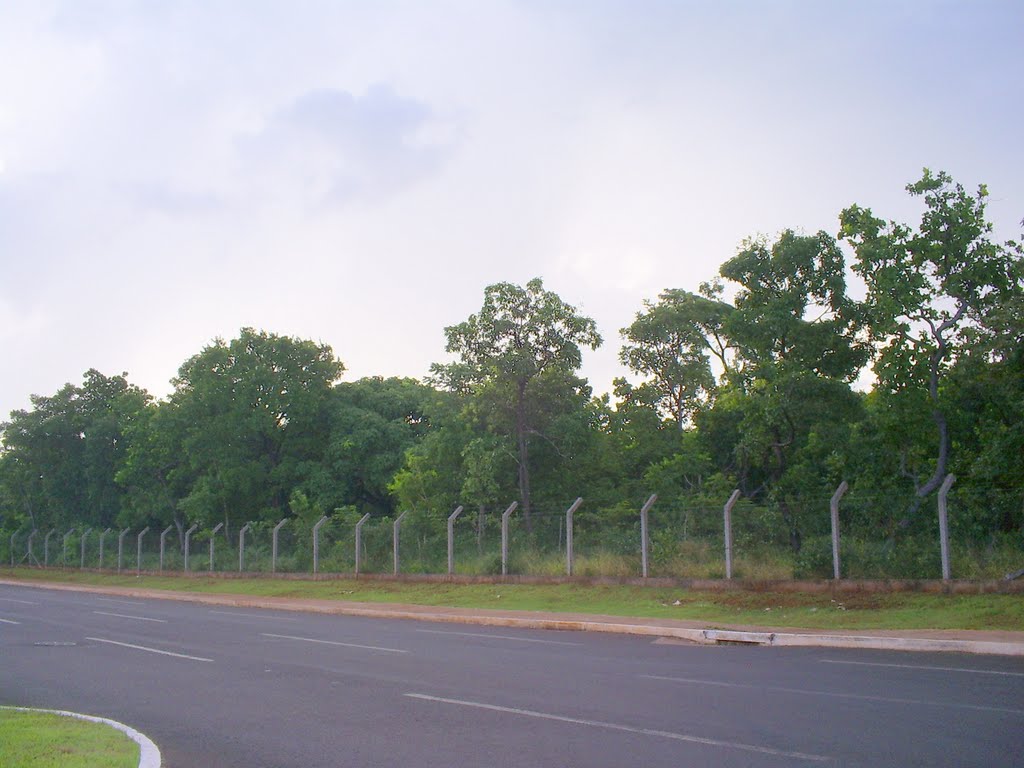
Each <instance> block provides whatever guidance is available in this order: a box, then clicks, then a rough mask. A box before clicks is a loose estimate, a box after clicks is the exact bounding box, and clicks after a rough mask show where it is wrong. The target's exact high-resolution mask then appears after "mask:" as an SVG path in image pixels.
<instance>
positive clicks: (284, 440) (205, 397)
mask: <svg viewBox="0 0 1024 768" xmlns="http://www.w3.org/2000/svg"><path fill="white" fill-rule="evenodd" d="M343 370H344V366H343V365H342V363H341V362H340V361H339V360H337V359H336V358H335V357H334V353H333V352H332V350H331V348H330V347H329V346H327V345H323V344H316V343H314V342H312V341H306V340H301V339H295V338H291V337H288V336H278V335H275V334H269V333H265V332H257V331H255V330H253V329H252V328H243V329H242V330H241V332H240V334H239V337H238V338H237V339H234V340H232V341H231V342H230V343H225V342H224V341H223V340H221V339H218V340H216V341H215V342H214V343H213V344H211V345H210V346H208V347H206V348H205V349H204V350H202V351H201V352H200V353H199V354H197V355H195V356H194V357H192V358H191V359H189V360H188V361H186V362H185V364H184V365H182V366H181V369H180V370H179V373H178V377H177V379H175V382H174V383H175V390H174V392H173V393H172V394H171V397H170V400H169V402H170V403H171V404H172V405H173V407H174V408H176V409H177V414H178V417H179V418H180V420H181V421H180V423H181V424H182V425H183V429H184V434H183V436H182V439H181V446H182V451H183V453H184V455H185V456H186V457H187V461H188V463H189V467H190V470H191V472H192V473H193V474H194V480H193V482H192V485H191V487H190V489H189V492H188V495H187V496H186V497H185V498H183V499H182V500H181V501H180V502H179V505H180V507H181V508H182V509H183V510H184V512H185V514H186V516H187V517H188V518H189V519H191V520H196V521H200V522H203V523H206V524H209V523H212V522H213V521H214V520H217V519H220V520H223V521H224V523H225V531H227V530H228V529H229V528H231V527H232V523H233V522H234V521H237V520H240V519H253V517H258V518H264V517H274V518H279V517H281V516H284V515H285V514H286V513H287V511H288V501H289V499H290V497H291V495H292V492H293V491H294V490H295V489H296V488H299V487H300V486H301V485H302V483H303V481H304V480H305V479H306V478H308V477H309V475H310V474H311V473H312V472H313V471H314V469H315V468H316V467H317V466H318V465H319V464H320V462H321V461H322V458H323V450H324V446H325V445H326V444H327V439H328V425H329V420H328V416H327V409H328V407H329V403H330V398H331V388H332V385H333V384H334V383H335V381H336V380H337V379H338V377H339V376H340V375H341V372H342V371H343ZM243 516H244V517H243ZM225 535H227V533H226V532H225Z"/></svg>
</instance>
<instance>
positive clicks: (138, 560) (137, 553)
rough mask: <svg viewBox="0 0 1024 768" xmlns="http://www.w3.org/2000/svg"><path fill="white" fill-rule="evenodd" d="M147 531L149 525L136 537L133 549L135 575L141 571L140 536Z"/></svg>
mask: <svg viewBox="0 0 1024 768" xmlns="http://www.w3.org/2000/svg"><path fill="white" fill-rule="evenodd" d="M147 533H149V526H148V525H147V526H146V527H145V528H143V529H142V530H141V531H139V535H138V537H137V538H136V551H135V575H136V576H138V575H140V574H141V573H142V537H143V536H145V535H146V534H147Z"/></svg>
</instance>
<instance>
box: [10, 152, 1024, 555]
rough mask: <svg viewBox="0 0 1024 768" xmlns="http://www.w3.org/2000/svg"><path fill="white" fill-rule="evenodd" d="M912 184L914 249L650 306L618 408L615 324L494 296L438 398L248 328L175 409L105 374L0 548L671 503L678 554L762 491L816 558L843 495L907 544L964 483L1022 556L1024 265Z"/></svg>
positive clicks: (46, 442)
mask: <svg viewBox="0 0 1024 768" xmlns="http://www.w3.org/2000/svg"><path fill="white" fill-rule="evenodd" d="M907 189H908V192H909V193H910V194H911V195H913V196H915V197H916V198H919V199H920V201H921V202H922V204H923V205H922V207H923V214H922V217H921V220H920V222H919V223H918V224H917V225H916V226H909V225H906V224H902V223H897V222H891V221H887V220H884V219H882V218H879V217H877V216H876V215H875V214H874V213H872V211H871V210H869V209H866V208H862V207H859V206H856V205H855V206H851V207H850V208H848V209H846V210H844V211H843V212H842V213H841V214H840V217H839V221H840V230H839V232H838V233H837V235H832V234H830V233H826V232H818V233H816V234H813V235H804V234H798V233H796V232H793V231H786V232H783V233H782V235H781V236H779V238H778V239H777V240H776V241H774V242H769V241H767V240H764V239H758V240H751V241H748V242H746V243H744V244H743V246H742V248H741V250H740V251H739V253H738V254H737V255H736V256H734V257H733V258H731V259H729V260H728V261H726V262H725V263H724V264H722V266H721V269H720V271H719V275H718V276H717V277H715V278H714V279H712V280H710V281H709V282H707V283H705V284H703V285H702V286H701V287H700V289H699V291H697V292H696V293H694V292H689V291H684V290H680V289H669V290H666V291H664V292H663V293H662V294H660V295H659V296H658V297H657V298H656V299H654V300H651V301H647V302H645V303H644V305H643V307H642V309H641V310H640V311H639V312H638V313H637V314H636V318H635V320H634V322H633V323H632V324H631V325H630V326H629V327H627V328H624V329H622V330H621V337H622V346H621V350H620V359H621V361H622V363H623V364H624V365H625V366H626V367H627V368H628V369H629V370H630V371H631V372H632V374H633V381H634V382H638V383H630V382H629V381H627V380H625V379H618V380H616V382H615V389H614V394H613V396H607V395H605V396H602V397H594V396H593V394H592V391H591V388H590V386H589V384H588V382H587V381H586V380H584V379H582V378H580V377H579V376H578V375H577V374H578V371H579V368H580V365H581V358H582V353H583V350H585V349H595V348H596V347H597V346H598V345H600V344H601V343H602V342H603V340H602V337H601V336H600V334H599V333H598V329H597V327H596V324H595V323H594V321H593V320H592V319H590V318H588V317H585V316H583V315H582V314H580V313H579V312H578V311H577V310H576V309H575V308H574V307H573V306H571V305H570V304H568V303H566V302H565V301H563V300H562V298H561V297H559V296H558V295H556V294H555V293H553V292H551V291H549V290H546V289H545V287H544V285H543V283H542V282H541V280H539V279H536V280H533V281H530V282H529V283H528V284H527V285H525V286H518V285H513V284H509V283H500V284H497V285H492V286H490V287H488V288H487V289H486V290H485V294H484V302H483V305H482V307H481V309H480V311H479V312H477V313H475V314H473V315H471V316H470V317H469V318H468V319H467V320H466V321H465V322H463V323H461V324H459V325H456V326H452V327H449V328H446V329H445V336H446V342H447V344H446V351H447V352H448V353H449V354H450V356H451V359H452V360H453V362H450V363H445V364H436V365H434V366H433V367H432V369H431V373H430V375H429V377H427V379H426V380H425V381H422V382H421V381H417V380H414V379H383V378H367V379H361V380H359V381H355V382H340V381H339V379H340V377H341V375H342V373H343V371H344V366H343V364H342V362H341V361H340V360H339V359H338V358H337V357H336V356H335V354H334V352H333V351H332V350H331V348H330V347H328V346H325V345H322V344H316V343H314V342H312V341H308V340H303V339H295V338H290V337H286V336H278V335H275V334H271V333H265V332H261V331H257V330H254V329H250V328H246V329H243V330H242V331H241V332H240V334H239V336H238V338H236V339H233V340H231V341H222V340H217V341H215V342H214V343H213V344H211V345H210V346H208V347H206V348H205V349H203V350H202V351H200V352H199V353H198V354H196V355H195V356H194V357H192V358H191V359H189V360H188V361H186V362H185V363H184V364H183V365H182V366H181V368H180V370H179V372H178V375H177V377H176V378H175V379H174V380H173V385H174V390H173V392H172V393H171V395H170V396H169V397H168V398H167V399H166V400H161V401H156V400H154V399H153V398H152V397H151V396H150V395H149V394H148V393H147V392H145V391H144V390H142V389H139V388H138V387H136V386H134V385H132V384H131V383H130V382H129V381H128V378H127V374H123V375H119V376H105V375H103V374H101V373H99V372H98V371H95V370H91V371H89V372H87V373H86V374H85V377H84V380H83V382H82V383H81V384H68V385H66V386H65V387H63V388H62V389H60V390H59V391H58V392H56V393H55V394H53V395H49V396H33V398H32V408H31V409H30V410H27V411H14V412H12V413H11V414H10V418H9V420H8V421H7V422H5V423H4V424H3V425H2V430H3V444H2V453H0V521H2V527H3V529H4V530H6V531H8V532H13V531H17V530H30V529H39V530H43V529H50V528H62V529H63V528H66V527H71V526H73V525H79V526H86V525H87V526H90V527H92V528H93V529H102V528H106V527H114V528H117V527H131V528H142V527H143V526H146V525H151V526H153V528H154V529H156V528H160V527H165V526H167V525H172V524H173V525H175V526H177V528H178V530H179V532H180V531H183V530H184V529H185V528H187V527H188V526H189V525H191V524H193V523H199V524H200V525H201V526H203V527H205V528H211V527H213V526H214V525H216V524H217V523H219V522H223V523H224V529H223V530H224V532H225V534H226V535H230V533H232V532H237V530H238V528H239V527H240V526H241V525H243V524H244V523H245V522H248V521H254V520H255V521H277V520H280V519H282V518H284V517H288V516H290V515H295V516H299V517H302V518H304V519H305V518H309V519H312V520H315V519H317V518H318V517H319V515H321V514H344V515H348V516H351V515H352V514H354V513H358V514H359V515H362V514H365V513H370V514H371V515H373V516H375V517H383V516H393V515H394V514H395V513H396V511H399V510H403V509H413V510H416V511H417V512H418V513H420V514H421V516H423V517H424V519H427V520H430V519H433V520H436V522H437V524H438V526H440V530H443V525H444V519H445V517H446V516H447V515H448V514H449V513H450V512H451V510H452V509H453V508H454V507H455V506H456V505H459V504H461V505H464V506H465V507H466V508H467V509H471V510H473V511H474V512H476V513H477V516H476V519H477V521H478V522H476V523H475V524H477V525H483V524H484V520H485V518H486V517H487V515H488V514H492V515H493V514H494V513H495V512H496V511H500V510H501V509H503V508H504V507H505V505H507V504H508V503H509V501H511V500H517V501H518V502H519V504H520V510H521V514H522V524H523V525H524V527H525V529H526V530H527V531H533V530H534V528H535V526H543V524H544V520H545V519H546V518H547V517H549V516H550V515H551V513H553V512H555V511H558V512H561V511H562V510H564V509H565V507H567V506H568V504H569V503H571V501H572V500H573V499H574V498H575V497H576V496H580V495H582V496H585V498H586V509H587V510H588V514H587V516H586V518H585V521H584V518H582V517H581V518H579V519H580V520H581V521H583V524H584V525H587V526H590V528H591V530H594V531H600V532H602V533H603V534H605V535H607V537H608V538H609V540H611V539H613V538H614V536H615V535H616V532H622V531H627V530H632V528H633V527H635V525H636V514H635V513H636V510H637V509H638V508H639V505H640V504H641V503H642V502H643V500H644V499H645V498H646V497H647V496H648V495H649V494H651V493H657V494H658V495H659V502H658V503H659V509H665V510H671V514H670V515H669V516H670V517H671V519H672V520H673V521H674V524H675V525H676V528H675V529H673V534H672V535H673V536H674V537H676V538H679V536H680V535H681V536H683V537H685V536H687V535H690V536H699V535H702V534H706V535H710V531H711V528H710V526H711V523H710V522H709V521H708V520H707V519H705V518H704V517H702V516H700V515H694V514H691V513H692V512H693V511H694V510H702V509H721V506H722V504H723V503H724V500H725V499H727V498H728V497H729V495H730V493H731V492H732V489H734V488H739V489H740V490H741V492H742V494H743V498H744V499H745V504H746V509H747V510H748V511H747V515H748V517H749V518H751V519H754V518H756V519H757V520H758V525H757V527H756V531H757V536H758V537H761V538H763V539H765V540H766V541H771V542H777V543H780V544H785V545H786V546H787V548H788V550H789V551H790V552H791V553H793V554H794V556H797V557H800V556H801V555H799V553H804V554H803V555H802V557H803V558H804V561H805V562H812V561H813V557H811V559H810V560H808V559H807V557H808V556H807V552H808V544H809V543H813V546H812V547H811V549H813V552H814V553H817V552H818V551H819V550H820V551H821V552H826V551H827V548H825V547H822V546H819V545H820V544H821V541H822V540H823V539H824V537H825V536H826V534H827V532H828V519H827V514H822V510H823V509H824V510H826V511H827V500H828V498H829V496H830V495H831V493H832V492H833V490H834V489H835V488H836V486H837V485H838V484H839V483H840V482H841V481H843V480H845V481H847V482H848V483H849V484H850V488H851V491H850V493H849V495H848V500H847V501H844V522H843V525H844V531H846V532H847V533H849V534H851V535H852V536H853V537H854V538H858V537H859V538H860V539H863V540H870V541H874V542H877V543H878V545H879V546H880V547H885V546H892V545H893V543H894V542H897V541H900V540H905V541H913V540H914V539H915V537H921V536H925V535H930V532H931V529H932V528H933V527H934V504H933V503H932V500H933V498H934V495H935V492H936V490H937V488H938V487H939V485H940V484H941V483H942V481H943V479H944V478H945V477H946V476H947V475H948V474H950V473H955V475H956V476H957V481H956V486H955V489H956V490H955V493H956V498H957V510H956V515H955V522H954V529H955V535H956V536H958V537H959V540H960V541H968V542H970V543H972V545H975V546H980V547H988V548H989V549H992V548H993V547H997V546H998V547H1002V548H1003V549H1004V550H1005V549H1006V548H1007V547H1009V548H1010V550H1011V552H1017V553H1020V552H1024V252H1022V249H1021V247H1020V245H1018V244H1017V243H1015V242H1006V243H998V242H995V241H994V240H993V239H992V236H991V235H992V225H991V224H990V222H989V221H988V220H987V219H986V212H985V203H986V197H987V192H986V190H985V188H984V187H980V188H979V189H978V190H977V191H975V192H973V193H972V192H968V191H966V190H965V189H964V188H963V187H962V186H960V185H959V184H957V183H955V182H954V181H953V180H952V179H951V178H949V177H948V176H947V175H946V174H943V173H938V174H933V173H931V172H928V171H925V173H924V174H923V176H922V178H921V179H920V180H919V181H917V182H916V183H914V184H911V185H909V186H908V187H907ZM851 276H855V278H856V281H857V283H858V297H854V296H853V295H851V291H850V290H849V287H848V279H849V278H850V277H851ZM861 293H863V296H860V295H859V294H861ZM869 375H870V379H868V378H867V377H868V376H869ZM865 380H869V381H870V384H869V385H868V386H865V385H864V384H863V382H864V381H865ZM857 382H861V384H860V385H858V386H855V383H857ZM702 521H703V522H702ZM936 557H937V555H936ZM822 561H823V562H824V557H823V558H822ZM812 570H813V568H812Z"/></svg>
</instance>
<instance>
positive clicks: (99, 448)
mask: <svg viewBox="0 0 1024 768" xmlns="http://www.w3.org/2000/svg"><path fill="white" fill-rule="evenodd" d="M148 402H149V395H148V393H146V392H145V391H144V390H141V389H139V388H138V387H135V386H133V385H131V384H129V383H128V380H127V374H122V375H120V376H104V375H103V374H102V373H100V372H99V371H97V370H94V369H91V370H89V371H87V372H86V373H85V375H84V380H83V383H82V385H81V386H76V385H74V384H66V385H64V386H63V387H62V388H61V389H60V390H58V391H57V392H56V393H55V394H54V395H52V396H40V395H33V396H32V406H33V408H32V410H30V411H24V410H18V411H14V412H12V413H11V417H10V420H9V421H8V422H6V423H4V424H2V425H0V430H2V431H3V437H4V452H3V461H4V464H5V472H4V476H5V478H6V482H7V484H8V488H9V489H8V494H9V496H8V498H11V499H17V500H18V503H19V505H20V506H21V509H22V513H23V514H24V516H25V517H26V518H27V519H28V520H29V521H30V522H31V524H32V526H33V527H43V526H48V525H56V524H58V523H60V524H63V523H66V522H70V521H76V522H79V523H86V524H89V525H97V526H104V525H114V524H115V523H116V521H117V520H118V518H119V516H120V515H121V513H122V511H123V509H124V506H125V493H124V490H123V489H122V488H121V487H120V486H119V485H118V484H117V483H116V482H115V476H116V474H117V472H118V470H119V469H120V467H121V465H122V464H123V462H124V460H125V457H126V455H127V452H128V447H129V439H128V435H129V434H130V432H131V430H132V428H133V425H134V423H135V422H136V421H137V420H138V419H139V418H141V414H142V412H143V411H144V410H145V407H146V404H147V403H148Z"/></svg>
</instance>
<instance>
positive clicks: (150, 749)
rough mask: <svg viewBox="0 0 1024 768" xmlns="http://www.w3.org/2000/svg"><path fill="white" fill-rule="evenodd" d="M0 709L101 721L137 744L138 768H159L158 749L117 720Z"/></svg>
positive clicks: (49, 712) (150, 741) (26, 708)
mask: <svg viewBox="0 0 1024 768" xmlns="http://www.w3.org/2000/svg"><path fill="white" fill-rule="evenodd" d="M0 709H11V710H14V711H16V712H42V713H44V714H50V715H60V716H62V717H74V718H76V719H78V720H88V721H89V722H90V723H102V724H103V725H109V726H110V727H111V728H114V729H116V730H118V731H120V732H121V733H123V734H125V735H126V736H127V737H128V738H129V739H131V740H132V741H134V742H135V743H136V744H138V745H139V768H160V760H161V758H160V750H159V749H157V746H156V744H154V743H153V740H152V739H150V738H149V737H148V736H146V734H144V733H141V732H139V731H136V730H135V729H134V728H132V727H131V726H128V725H125V724H124V723H119V722H117V720H110V719H108V718H106V717H96V716H94V715H83V714H80V713H78V712H66V711H64V710H62V709H30V708H28V707H0Z"/></svg>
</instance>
